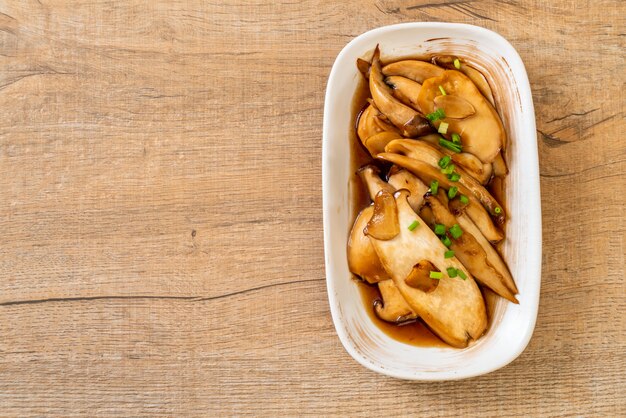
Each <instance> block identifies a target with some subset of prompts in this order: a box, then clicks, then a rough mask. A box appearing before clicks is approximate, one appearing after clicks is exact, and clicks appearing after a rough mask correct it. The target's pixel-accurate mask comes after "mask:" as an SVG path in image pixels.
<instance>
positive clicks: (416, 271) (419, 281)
mask: <svg viewBox="0 0 626 418" xmlns="http://www.w3.org/2000/svg"><path fill="white" fill-rule="evenodd" d="M431 271H439V270H437V267H435V266H434V265H433V263H431V262H430V261H428V260H422V261H420V262H419V263H417V264H416V265H414V266H413V270H411V272H410V273H409V275H408V276H406V278H405V279H404V283H406V284H407V285H409V286H410V287H412V288H414V289H419V290H421V291H422V292H426V293H430V292H432V291H434V290H435V289H436V288H437V286H439V280H438V279H431V278H430V272H431Z"/></svg>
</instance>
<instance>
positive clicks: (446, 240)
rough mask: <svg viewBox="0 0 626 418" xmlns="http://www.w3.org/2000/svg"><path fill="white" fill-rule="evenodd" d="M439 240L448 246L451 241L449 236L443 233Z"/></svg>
mask: <svg viewBox="0 0 626 418" xmlns="http://www.w3.org/2000/svg"><path fill="white" fill-rule="evenodd" d="M441 242H442V243H443V245H445V246H446V247H449V246H451V245H452V241H450V238H449V237H448V236H447V235H445V236H443V237H441Z"/></svg>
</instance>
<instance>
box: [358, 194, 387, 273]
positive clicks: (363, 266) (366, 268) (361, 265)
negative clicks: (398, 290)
mask: <svg viewBox="0 0 626 418" xmlns="http://www.w3.org/2000/svg"><path fill="white" fill-rule="evenodd" d="M373 213H374V207H373V206H368V207H366V208H365V209H363V210H362V211H361V213H359V215H358V216H357V218H356V220H355V221H354V225H353V226H352V231H350V238H349V239H348V268H349V269H350V272H352V273H354V274H356V275H357V276H359V277H360V278H362V279H363V280H365V281H366V282H368V283H378V282H380V281H381V280H389V279H390V277H389V275H388V274H387V272H386V271H385V269H384V268H383V266H382V264H380V260H379V259H378V255H377V254H376V252H375V251H374V247H372V243H371V242H370V239H369V238H368V237H367V236H366V235H365V234H364V233H363V229H364V228H365V225H367V222H369V220H370V219H371V217H372V214H373Z"/></svg>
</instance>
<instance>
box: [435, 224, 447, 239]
mask: <svg viewBox="0 0 626 418" xmlns="http://www.w3.org/2000/svg"><path fill="white" fill-rule="evenodd" d="M445 233H446V226H445V225H442V224H436V225H435V234H437V235H439V236H441V235H445Z"/></svg>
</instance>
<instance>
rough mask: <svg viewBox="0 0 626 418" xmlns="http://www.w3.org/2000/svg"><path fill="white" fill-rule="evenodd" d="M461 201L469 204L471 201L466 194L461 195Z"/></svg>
mask: <svg viewBox="0 0 626 418" xmlns="http://www.w3.org/2000/svg"><path fill="white" fill-rule="evenodd" d="M461 203H463V204H464V205H467V204H468V203H469V198H468V197H467V196H465V195H464V194H462V195H461Z"/></svg>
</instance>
